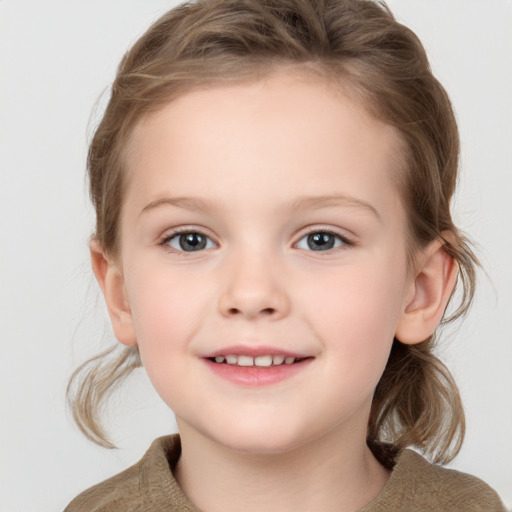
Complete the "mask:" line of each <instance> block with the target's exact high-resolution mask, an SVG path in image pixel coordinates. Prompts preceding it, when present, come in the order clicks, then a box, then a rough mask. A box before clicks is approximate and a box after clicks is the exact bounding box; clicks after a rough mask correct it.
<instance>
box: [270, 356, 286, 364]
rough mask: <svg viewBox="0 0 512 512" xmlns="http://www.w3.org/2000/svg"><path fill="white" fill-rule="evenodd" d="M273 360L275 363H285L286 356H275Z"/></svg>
mask: <svg viewBox="0 0 512 512" xmlns="http://www.w3.org/2000/svg"><path fill="white" fill-rule="evenodd" d="M272 362H273V363H274V364H275V365H278V364H283V362H284V356H274V357H273V358H272Z"/></svg>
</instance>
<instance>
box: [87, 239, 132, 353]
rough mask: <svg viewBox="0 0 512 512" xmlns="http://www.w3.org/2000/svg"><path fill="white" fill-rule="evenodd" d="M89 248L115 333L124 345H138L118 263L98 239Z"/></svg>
mask: <svg viewBox="0 0 512 512" xmlns="http://www.w3.org/2000/svg"><path fill="white" fill-rule="evenodd" d="M89 250H90V252H91V263H92V269H93V271H94V275H95V276H96V279H97V280H98V283H99V285H100V288H101V291H102V292H103V296H104V297H105V302H106V303H107V309H108V313H109V315H110V321H111V322H112V328H113V329H114V334H115V336H116V338H117V339H118V340H119V341H120V342H121V343H123V344H124V345H129V346H133V345H136V344H137V337H136V336H135V329H134V326H133V318H132V314H131V311H130V306H129V303H128V301H127V300H126V294H125V289H124V278H123V274H122V272H121V270H120V269H119V266H118V264H117V263H116V262H115V261H114V260H113V259H112V258H110V257H108V256H107V255H106V253H105V251H104V249H103V247H102V246H101V244H100V243H99V242H98V241H97V240H92V241H91V243H90V245H89Z"/></svg>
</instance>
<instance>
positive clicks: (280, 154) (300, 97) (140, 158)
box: [126, 71, 403, 206]
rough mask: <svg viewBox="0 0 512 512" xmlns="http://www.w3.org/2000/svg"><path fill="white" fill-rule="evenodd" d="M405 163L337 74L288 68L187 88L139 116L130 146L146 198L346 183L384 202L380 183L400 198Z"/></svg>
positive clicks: (130, 161)
mask: <svg viewBox="0 0 512 512" xmlns="http://www.w3.org/2000/svg"><path fill="white" fill-rule="evenodd" d="M401 167H403V165H402V152H401V142H400V137H399V135H398V133H397V132H396V130H395V129H394V128H393V127H391V126H389V125H386V124H385V123H383V122H381V121H379V120H377V119H375V118H374V117H372V116H371V115H370V114H369V113H368V111H367V110H366V109H365V108H364V106H363V105H362V104H361V103H360V102H359V101H357V100H356V99H354V97H352V96H351V95H349V94H348V93H347V92H346V91H345V90H343V89H342V88H340V87H335V85H334V84H333V82H332V81H327V80H325V79H322V78H321V77H320V76H318V75H315V74H311V73H297V72H292V73H289V72H283V71H281V72H276V73H273V74H271V75H269V76H266V77H264V78H261V79H259V80H256V81H251V82H247V83H241V84H237V85H215V86H211V87H206V88H201V89H198V90H194V91H190V92H188V93H185V94H183V95H182V96H180V97H178V98H177V99H174V100H172V101H170V102H169V103H167V104H166V105H164V106H162V107H161V108H160V109H159V110H157V111H156V112H154V113H152V114H150V115H148V116H146V117H145V118H143V119H142V120H141V121H139V123H138V124H137V125H136V127H135V129H134V130H133V132H132V136H131V138H130V141H129V145H128V151H127V154H126V171H127V176H126V178H127V184H128V194H129V195H130V194H132V195H136V196H139V198H140V197H142V196H143V200H144V201H146V202H149V201H154V200H157V199H158V195H165V194H174V195H176V194H177V193H179V194H180V195H186V196H196V195H197V194H198V193H199V194H203V195H207V196H209V197H210V198H214V197H215V195H217V194H218V195H219V196H222V193H223V190H224V189H225V187H226V186H228V187H234V188H235V189H237V190H239V192H240V194H237V195H240V196H241V197H243V195H244V193H246V192H247V193H249V194H250V195H251V197H253V196H254V197H255V198H256V197H260V198H261V197H264V198H267V199H268V198H269V197H272V195H273V193H274V192H276V193H278V192H279V193H281V199H285V197H284V196H286V193H287V191H288V192H289V193H290V194H289V195H293V191H294V189H296V188H300V187H302V189H304V190H302V192H305V191H306V190H307V191H308V193H310V194H312V195H315V194H326V193H328V192H332V190H328V189H332V188H336V187H338V188H340V187H341V189H343V190H340V192H343V193H346V194H350V193H352V192H353V193H363V195H366V196H367V197H364V198H362V199H364V200H367V201H370V200H371V201H373V200H376V201H377V203H378V202H379V201H380V199H379V197H378V196H379V192H380V193H382V192H383V191H384V190H386V191H388V192H389V193H392V194H394V195H395V196H396V193H395V191H396V189H397V187H396V184H395V182H396V179H395V178H396V175H397V174H398V172H399V169H400V168H401ZM340 179H341V181H340ZM343 181H344V182H345V183H343ZM282 183H287V184H288V185H289V186H288V187H279V186H277V185H278V184H279V185H280V184H282ZM271 184H272V185H273V186H272V188H269V185H271ZM292 185H293V186H292ZM237 187H238V188H237ZM365 188H366V190H363V189H365ZM173 189H174V190H173ZM277 189H279V190H277ZM276 199H277V196H276ZM394 199H396V197H395V198H394ZM233 200H235V198H233ZM139 206H142V205H139Z"/></svg>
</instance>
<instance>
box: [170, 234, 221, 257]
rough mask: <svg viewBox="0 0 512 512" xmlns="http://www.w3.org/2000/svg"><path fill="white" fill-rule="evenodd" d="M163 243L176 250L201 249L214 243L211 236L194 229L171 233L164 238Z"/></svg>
mask: <svg viewBox="0 0 512 512" xmlns="http://www.w3.org/2000/svg"><path fill="white" fill-rule="evenodd" d="M165 244H166V245H168V246H169V247H172V248H173V249H175V250H176V251H183V252H194V251H202V250H203V249H212V248H213V247H215V243H214V242H213V241H212V239H211V238H209V237H207V236H206V235H203V234H202V233H197V232H195V231H190V232H187V233H177V234H175V235H172V236H170V237H168V238H167V239H166V240H165Z"/></svg>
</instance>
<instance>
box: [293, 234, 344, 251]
mask: <svg viewBox="0 0 512 512" xmlns="http://www.w3.org/2000/svg"><path fill="white" fill-rule="evenodd" d="M343 244H345V241H344V240H342V238H341V237H340V236H339V235H335V234H334V233H327V232H324V231H318V232H316V233H309V234H307V235H305V236H303V237H302V238H301V239H300V240H299V241H298V243H297V247H298V248H299V249H308V250H310V251H328V250H330V249H334V248H336V247H340V246H342V245H343Z"/></svg>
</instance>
